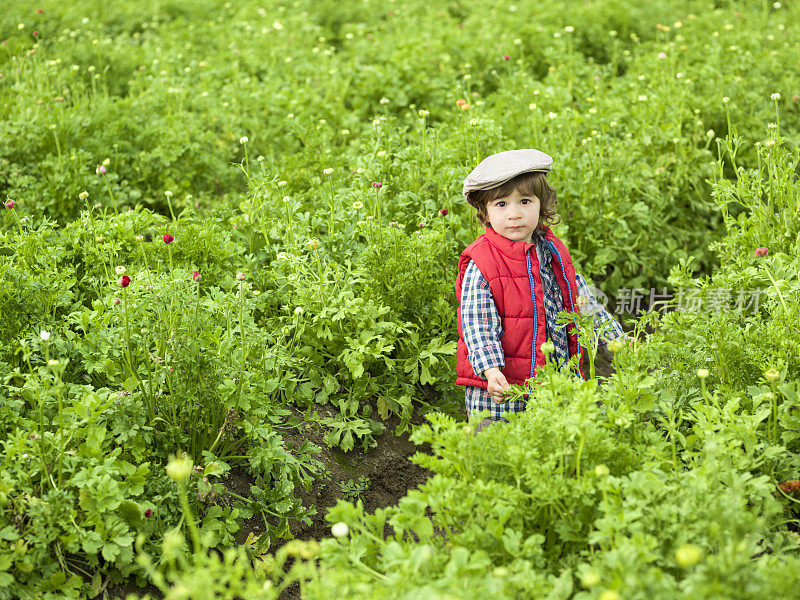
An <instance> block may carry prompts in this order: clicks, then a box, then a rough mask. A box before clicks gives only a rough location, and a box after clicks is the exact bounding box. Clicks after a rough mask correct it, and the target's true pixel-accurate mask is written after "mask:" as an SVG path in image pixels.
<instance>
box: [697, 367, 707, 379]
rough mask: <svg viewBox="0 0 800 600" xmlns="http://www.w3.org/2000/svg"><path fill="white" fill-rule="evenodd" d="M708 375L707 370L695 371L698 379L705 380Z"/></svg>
mask: <svg viewBox="0 0 800 600" xmlns="http://www.w3.org/2000/svg"><path fill="white" fill-rule="evenodd" d="M709 375H710V373H709V372H708V369H697V376H698V377H699V378H700V379H705V378H706V377H708V376H709Z"/></svg>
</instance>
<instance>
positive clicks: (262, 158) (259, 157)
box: [256, 154, 264, 162]
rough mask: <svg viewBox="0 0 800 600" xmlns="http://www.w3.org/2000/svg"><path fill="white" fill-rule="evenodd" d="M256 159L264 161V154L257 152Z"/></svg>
mask: <svg viewBox="0 0 800 600" xmlns="http://www.w3.org/2000/svg"><path fill="white" fill-rule="evenodd" d="M256 160H257V161H258V162H263V161H264V156H263V155H262V154H259V155H258V158H257V159H256Z"/></svg>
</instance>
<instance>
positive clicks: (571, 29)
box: [564, 25, 575, 33]
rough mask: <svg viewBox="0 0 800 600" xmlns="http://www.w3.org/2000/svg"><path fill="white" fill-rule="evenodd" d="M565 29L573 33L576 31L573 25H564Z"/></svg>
mask: <svg viewBox="0 0 800 600" xmlns="http://www.w3.org/2000/svg"><path fill="white" fill-rule="evenodd" d="M564 31H566V32H567V33H572V32H574V31H575V28H574V27H573V26H572V25H567V26H566V27H564Z"/></svg>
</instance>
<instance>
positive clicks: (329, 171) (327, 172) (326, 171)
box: [322, 167, 333, 175]
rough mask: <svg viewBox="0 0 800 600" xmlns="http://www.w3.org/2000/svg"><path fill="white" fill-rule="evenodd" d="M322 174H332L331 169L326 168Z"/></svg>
mask: <svg viewBox="0 0 800 600" xmlns="http://www.w3.org/2000/svg"><path fill="white" fill-rule="evenodd" d="M322 172H323V173H325V175H331V174H332V173H333V169H331V168H330V167H328V168H327V169H324V170H323V171H322Z"/></svg>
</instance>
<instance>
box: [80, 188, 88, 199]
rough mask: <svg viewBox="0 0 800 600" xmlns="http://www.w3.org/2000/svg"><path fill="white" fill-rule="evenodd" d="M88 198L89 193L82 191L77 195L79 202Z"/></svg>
mask: <svg viewBox="0 0 800 600" xmlns="http://www.w3.org/2000/svg"><path fill="white" fill-rule="evenodd" d="M88 197H89V192H87V191H86V190H83V191H82V192H81V193H80V194H78V198H80V199H81V200H86V199H87V198H88Z"/></svg>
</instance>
